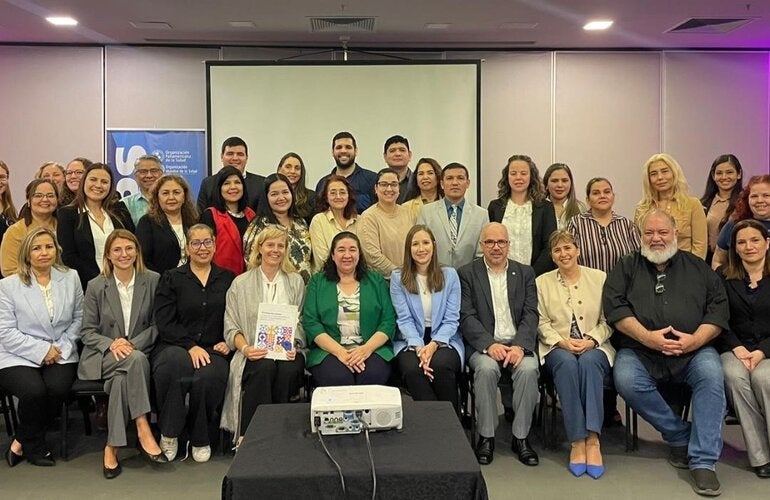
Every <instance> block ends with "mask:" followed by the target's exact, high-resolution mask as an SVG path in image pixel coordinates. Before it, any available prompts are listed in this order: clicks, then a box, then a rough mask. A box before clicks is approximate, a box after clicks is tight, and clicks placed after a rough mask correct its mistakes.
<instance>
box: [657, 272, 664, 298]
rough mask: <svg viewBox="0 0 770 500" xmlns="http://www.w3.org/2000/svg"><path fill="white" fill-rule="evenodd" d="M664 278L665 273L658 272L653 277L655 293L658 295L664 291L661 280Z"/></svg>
mask: <svg viewBox="0 0 770 500" xmlns="http://www.w3.org/2000/svg"><path fill="white" fill-rule="evenodd" d="M665 279H666V273H659V274H658V275H657V276H656V277H655V295H660V294H661V293H663V292H665V291H666V287H665V286H663V280H665Z"/></svg>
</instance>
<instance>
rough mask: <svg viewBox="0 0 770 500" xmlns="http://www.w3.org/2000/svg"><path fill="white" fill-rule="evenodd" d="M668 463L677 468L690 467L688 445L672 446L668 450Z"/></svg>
mask: <svg viewBox="0 0 770 500" xmlns="http://www.w3.org/2000/svg"><path fill="white" fill-rule="evenodd" d="M668 463H669V464H671V466H672V467H676V468H677V469H688V468H689V466H690V458H689V457H688V456H687V445H684V446H672V447H671V449H670V450H669V452H668Z"/></svg>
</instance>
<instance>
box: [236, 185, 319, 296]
mask: <svg viewBox="0 0 770 500" xmlns="http://www.w3.org/2000/svg"><path fill="white" fill-rule="evenodd" d="M264 199H265V200H267V203H263V204H261V205H260V206H259V213H258V214H257V216H256V217H255V218H254V220H253V221H251V224H249V227H248V228H247V229H246V234H244V235H243V254H244V255H251V246H252V244H253V242H254V240H255V239H256V237H257V235H258V234H259V233H260V232H261V231H262V230H263V229H264V228H266V227H267V226H269V225H277V226H280V227H282V228H284V229H286V234H288V236H289V241H288V245H289V246H288V249H287V251H288V254H289V263H290V264H291V265H292V266H294V270H295V271H296V272H298V273H299V274H300V276H302V279H303V280H304V281H305V282H306V283H307V281H308V280H309V279H310V255H311V248H310V231H309V230H308V227H307V223H306V222H305V219H303V218H302V217H300V216H299V213H298V212H297V205H296V200H295V199H294V192H293V191H292V188H291V184H290V183H289V179H287V178H286V177H285V176H284V175H283V174H270V175H268V176H267V178H265V193H264Z"/></svg>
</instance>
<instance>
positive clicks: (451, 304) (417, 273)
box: [390, 225, 465, 411]
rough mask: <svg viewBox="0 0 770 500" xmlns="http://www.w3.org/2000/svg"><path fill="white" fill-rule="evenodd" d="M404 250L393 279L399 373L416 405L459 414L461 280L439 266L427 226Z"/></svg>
mask: <svg viewBox="0 0 770 500" xmlns="http://www.w3.org/2000/svg"><path fill="white" fill-rule="evenodd" d="M404 246H405V248H404V265H403V268H402V269H396V270H394V271H393V274H392V275H391V278H390V296H391V299H392V301H393V307H394V308H395V309H396V314H397V315H398V318H397V323H398V332H397V334H396V339H395V340H394V341H393V349H394V351H395V352H396V353H398V354H397V356H396V360H397V362H398V367H399V370H400V372H401V376H402V377H403V380H404V383H405V384H406V387H407V389H409V392H410V393H411V394H412V397H413V398H414V399H415V400H417V401H435V400H438V401H449V402H451V403H452V405H453V406H454V407H455V411H457V374H458V373H459V372H460V370H461V369H462V366H463V360H464V359H465V349H464V347H463V342H462V338H461V336H460V332H459V331H458V329H459V321H460V280H459V278H458V277H457V271H455V270H454V269H453V268H451V267H441V266H439V264H438V258H437V256H436V253H437V252H436V239H435V238H434V236H433V233H432V232H431V230H430V229H429V228H428V227H427V226H423V225H416V226H414V227H412V229H410V230H409V233H408V234H407V236H406V243H405V245H404Z"/></svg>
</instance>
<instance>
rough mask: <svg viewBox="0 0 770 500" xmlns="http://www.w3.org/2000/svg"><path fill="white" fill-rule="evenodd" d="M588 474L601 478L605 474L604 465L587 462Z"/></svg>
mask: <svg viewBox="0 0 770 500" xmlns="http://www.w3.org/2000/svg"><path fill="white" fill-rule="evenodd" d="M586 474H588V475H589V476H591V477H592V478H594V479H599V478H600V477H602V476H603V475H604V465H591V464H586Z"/></svg>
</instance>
